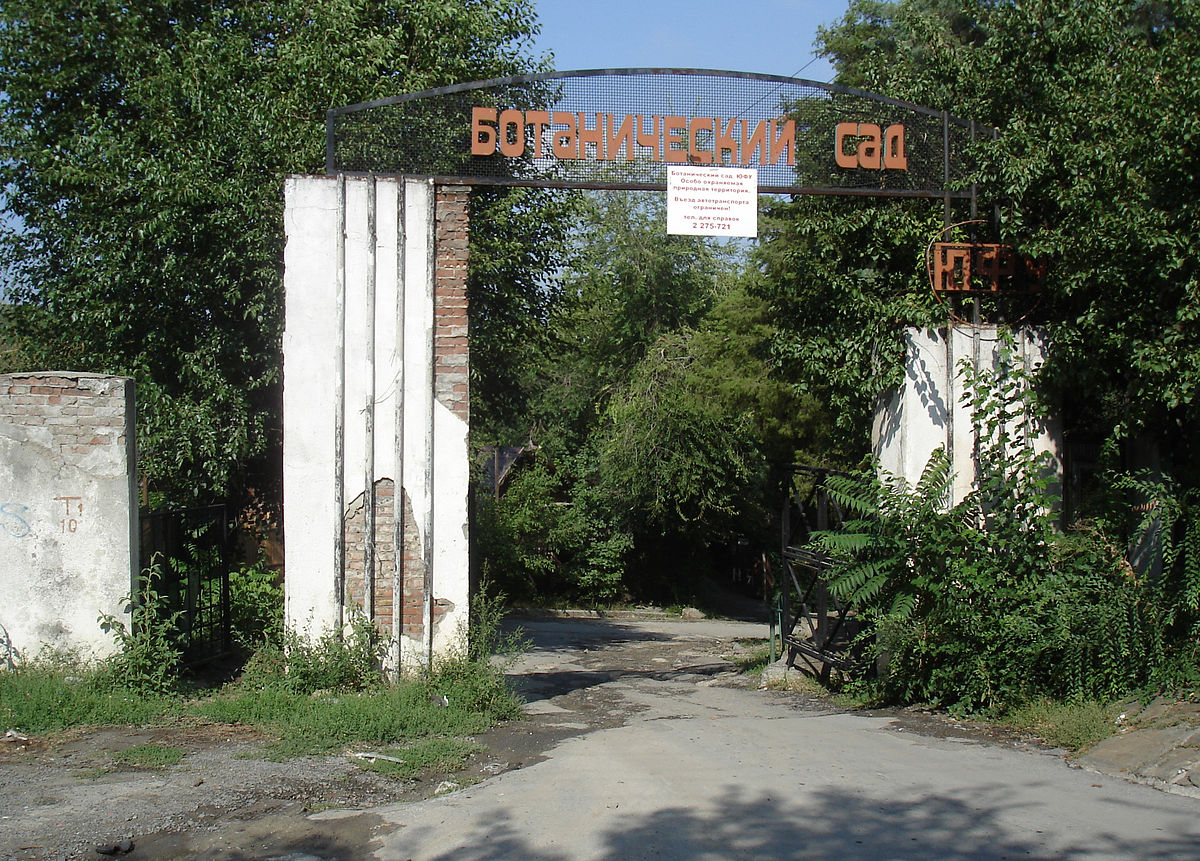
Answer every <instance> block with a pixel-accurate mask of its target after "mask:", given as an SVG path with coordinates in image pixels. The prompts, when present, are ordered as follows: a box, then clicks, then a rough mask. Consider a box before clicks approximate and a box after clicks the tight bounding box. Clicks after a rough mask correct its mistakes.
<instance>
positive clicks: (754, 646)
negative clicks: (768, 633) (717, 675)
mask: <svg viewBox="0 0 1200 861" xmlns="http://www.w3.org/2000/svg"><path fill="white" fill-rule="evenodd" d="M738 644H739V645H741V646H743V647H747V648H748V651H744V652H735V653H734V654H731V655H724V656H723V657H724V658H725V660H727V661H729V662H730V663H731V664H733V665H734V666H735V667H737V668H738V672H742V673H761V672H762V671H763V670H764V669H766V667H767V664H768V663H770V661H771V645H770V643H768V642H767V641H766V640H738Z"/></svg>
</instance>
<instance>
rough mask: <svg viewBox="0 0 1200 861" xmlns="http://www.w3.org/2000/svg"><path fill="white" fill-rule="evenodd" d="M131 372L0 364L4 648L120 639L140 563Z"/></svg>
mask: <svg viewBox="0 0 1200 861" xmlns="http://www.w3.org/2000/svg"><path fill="white" fill-rule="evenodd" d="M136 473H137V458H136V454H135V441H134V400H133V381H132V380H129V379H127V378H124V377H109V376H101V375H98V374H83V373H73V372H67V371H46V372H38V373H24V374H4V375H0V625H2V626H3V630H0V655H2V654H3V650H4V648H5V645H4V643H3V641H2V639H3V638H4V635H5V631H7V637H8V639H9V640H10V642H11V646H12V647H13V648H15V649H16V650H17V651H18V652H19V653H20V655H22V656H25V657H32V656H35V655H36V654H38V653H39V652H40V651H41V650H42V649H43V648H44V647H49V648H52V649H66V650H71V651H75V652H77V653H79V654H80V656H81V657H85V658H86V657H100V656H104V655H107V654H111V653H112V652H113V651H115V648H116V647H115V644H114V643H113V640H112V638H111V637H110V636H109V635H108V634H106V633H104V632H103V631H102V630H101V629H100V625H99V623H98V621H97V619H98V617H99V615H100V614H102V613H109V614H113V615H118V616H119V615H121V613H122V611H123V609H124V606H125V602H124V601H123V600H122V599H123V598H125V597H126V596H128V595H129V594H131V591H132V589H133V585H134V582H135V578H136V575H137V572H138V558H137V546H138V545H137V528H138V521H137V518H138V511H137V502H136V500H137V497H136V495H135V488H136Z"/></svg>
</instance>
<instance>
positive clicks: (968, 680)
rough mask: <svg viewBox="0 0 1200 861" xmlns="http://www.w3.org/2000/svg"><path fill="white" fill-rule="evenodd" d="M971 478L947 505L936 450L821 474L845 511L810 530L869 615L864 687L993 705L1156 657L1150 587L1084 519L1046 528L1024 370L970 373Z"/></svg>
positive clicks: (1081, 694) (1006, 366) (1137, 668)
mask: <svg viewBox="0 0 1200 861" xmlns="http://www.w3.org/2000/svg"><path fill="white" fill-rule="evenodd" d="M967 376H968V383H969V390H968V396H969V397H970V398H971V403H972V406H973V408H974V409H973V412H974V421H975V426H976V432H977V435H978V436H977V438H978V442H979V464H980V469H979V477H978V478H979V480H978V488H977V489H976V490H975V491H973V492H972V493H971V494H969V495H968V496H967V498H966V499H964V500H963V501H962V502H960V503H959V504H958V505H955V506H953V507H951V506H950V505H949V491H950V487H951V482H952V474H951V469H950V463H949V459H948V458H947V456H946V453H945V452H944V451H942V450H938V451H936V452H934V454H933V455H932V456H931V458H930V460H929V462H928V464H927V465H926V468H925V470H924V473H923V475H922V477H921V479H920V481H919V482H918V483H917V485H916V487H913V488H910V487H908V486H907V485H906V484H905V482H904V481H903V480H902V479H899V478H897V477H895V476H891V475H888V474H886V473H883V472H881V471H880V470H879V467H878V464H876V463H869V464H868V465H867V467H866V468H865V469H864V470H863V471H861V472H859V473H858V474H856V475H853V476H850V477H840V478H838V477H833V478H830V480H829V490H830V494H831V496H833V498H834V499H835V500H836V501H837V502H838V503H839V504H840V505H841V506H842V507H843V508H844V509H845V510H847V511H848V512H849V513H851V515H852V516H853V517H854V519H852V520H851V521H849V522H847V523H846V525H845V527H844V530H843V531H840V532H830V533H824V534H821V535H819V536H818V537H817V538H816V539H815V540H816V542H817V544H818V545H819V547H820V548H821V549H823V550H825V551H827V552H828V553H830V554H831V555H832V556H833V557H834V560H835V561H834V564H833V567H832V568H831V571H830V578H831V579H830V588H831V590H832V591H833V592H834V594H835V595H837V596H838V597H839V598H840V599H842V600H845V601H849V602H851V603H853V604H854V606H855V607H856V609H857V611H858V613H859V615H860V617H861V618H862V619H864V620H865V621H866V623H867V627H866V630H865V632H864V635H863V637H864V639H865V640H866V641H867V642H868V644H869V652H871V654H872V656H874V657H879V656H882V657H884V658H885V661H884V662H882V663H884V669H883V671H882V673H881V674H880V676H879V678H878V679H876V680H875V681H874V682H873V683H872V685H871V687H872V688H873V689H874V691H875V692H876V693H878V694H880V695H881V696H882V697H883V698H884V699H885V700H888V701H892V702H904V703H908V702H928V703H933V704H937V705H941V706H946V707H950V708H953V709H958V710H962V711H968V712H979V711H985V712H986V711H1004V710H1007V709H1010V708H1012V707H1015V706H1016V705H1019V704H1021V703H1024V702H1028V701H1031V700H1033V699H1036V698H1040V697H1049V698H1053V699H1058V700H1073V699H1084V698H1088V699H1097V700H1105V699H1108V698H1111V697H1113V696H1116V695H1118V694H1121V693H1124V692H1126V691H1128V690H1130V689H1132V688H1135V687H1137V686H1138V685H1141V684H1144V683H1145V682H1146V681H1147V680H1148V679H1149V678H1150V676H1151V668H1152V667H1153V666H1155V665H1156V664H1158V663H1161V661H1162V660H1163V656H1164V651H1163V648H1162V642H1161V637H1160V635H1161V626H1160V624H1159V621H1158V620H1159V619H1160V618H1161V612H1160V610H1161V606H1160V605H1161V600H1160V598H1159V595H1158V593H1156V592H1155V590H1153V589H1149V588H1147V586H1146V584H1145V583H1144V582H1139V581H1138V580H1136V579H1135V578H1134V577H1133V576H1132V572H1131V571H1130V569H1129V567H1128V565H1127V564H1125V563H1124V560H1123V558H1122V556H1121V554H1120V552H1119V550H1118V549H1117V547H1116V544H1115V542H1112V541H1110V540H1109V539H1108V538H1107V536H1106V535H1105V534H1104V532H1103V531H1102V530H1100V529H1099V528H1098V527H1096V526H1095V525H1094V524H1089V525H1082V526H1079V527H1077V528H1075V529H1073V530H1071V531H1069V532H1067V533H1062V532H1060V531H1059V530H1057V529H1056V527H1055V522H1054V514H1053V511H1052V506H1051V498H1050V495H1049V494H1048V492H1047V487H1048V483H1049V476H1050V473H1049V470H1048V466H1047V464H1046V463H1045V462H1044V461H1043V460H1042V459H1041V458H1039V457H1037V456H1035V454H1034V453H1033V450H1032V446H1031V444H1030V443H1031V437H1032V432H1033V428H1032V427H1030V425H1029V424H1028V423H1027V422H1026V421H1024V420H1023V419H1022V418H1021V417H1022V416H1023V415H1026V414H1027V410H1030V409H1031V403H1030V397H1029V388H1028V380H1027V378H1026V377H1025V375H1024V372H1023V371H1022V370H1021V369H1019V368H1016V367H1014V366H1013V365H1012V363H1011V361H1010V360H1008V359H1005V360H1003V361H1001V362H1000V363H999V366H998V368H997V369H996V371H995V372H987V373H979V374H972V373H969V374H967Z"/></svg>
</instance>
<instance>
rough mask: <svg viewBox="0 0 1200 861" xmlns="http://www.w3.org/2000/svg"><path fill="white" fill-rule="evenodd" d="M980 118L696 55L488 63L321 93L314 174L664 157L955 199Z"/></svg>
mask: <svg viewBox="0 0 1200 861" xmlns="http://www.w3.org/2000/svg"><path fill="white" fill-rule="evenodd" d="M994 134H995V130H994V129H992V128H990V127H987V126H983V125H980V124H977V123H975V122H974V121H971V120H964V119H961V118H958V117H955V116H952V115H950V114H949V113H948V112H946V111H941V110H935V109H933V108H927V107H923V106H921V105H916V104H912V103H910V102H904V101H900V100H898V99H892V98H889V97H887V96H882V95H878V94H876V93H869V92H866V91H865V90H858V89H854V88H851V87H843V86H840V85H838V84H828V83H823V82H820V81H810V80H805V79H802V78H789V77H783V76H778V75H762V74H755V73H750V72H732V71H719V70H712V69H672V68H625V69H584V70H577V71H566V72H547V73H542V74H535V75H520V76H515V77H509V78H495V79H492V80H487V81H474V82H471V83H464V84H455V85H453V86H447V87H439V88H436V89H430V90H424V91H422V92H417V93H409V94H405V95H400V96H393V97H391V98H386V99H378V100H376V101H371V102H362V103H360V104H354V105H347V106H345V107H340V108H334V109H332V110H330V111H329V112H328V113H327V114H326V123H325V170H326V173H327V174H329V175H334V174H339V173H343V174H347V175H362V174H375V175H388V176H404V175H417V176H430V177H433V178H434V179H435V181H437V182H439V183H445V184H464V185H514V186H537V187H546V188H582V189H625V190H644V191H663V190H666V187H667V182H666V169H667V168H668V167H669V166H671V165H676V164H691V165H703V166H711V167H740V168H754V169H756V170H757V171H758V173H759V181H758V191H759V192H760V193H767V194H831V195H848V196H873V197H931V198H946V199H970V198H971V197H972V195H973V194H974V191H973V188H972V186H971V183H970V163H969V157H970V156H969V150H970V145H971V144H972V143H973V142H974V141H975V140H978V139H979V138H982V137H985V136H986V137H991V136H992V135H994Z"/></svg>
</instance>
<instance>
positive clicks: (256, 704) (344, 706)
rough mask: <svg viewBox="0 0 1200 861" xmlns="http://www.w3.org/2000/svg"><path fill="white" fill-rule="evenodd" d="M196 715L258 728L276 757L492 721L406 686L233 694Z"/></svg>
mask: <svg viewBox="0 0 1200 861" xmlns="http://www.w3.org/2000/svg"><path fill="white" fill-rule="evenodd" d="M192 711H193V713H195V714H198V715H200V716H202V717H205V718H207V719H209V720H214V721H219V722H221V723H243V724H249V725H251V726H254V727H256V728H257V729H260V730H262V731H264V732H266V733H268V734H270V735H272V736H275V737H276V740H275V741H273V742H271V743H270V744H269V745H268V753H269V755H271V756H273V757H279V758H286V757H292V756H305V755H308V754H321V753H329V752H331V751H336V750H341V749H344V748H346V747H348V746H350V745H354V744H365V745H375V746H386V745H395V744H398V743H400V742H402V741H404V740H406V739H421V738H428V737H436V736H453V735H469V734H471V733H475V732H482V731H483V730H485V729H487V728H488V727H489V726H491V724H492V723H493V722H494V721H493V718H492V716H491V714H490V713H488V712H487V711H480V710H477V709H475V708H473V707H472V704H470V703H468V702H464V703H463V704H462V705H455V704H454V703H453V701H452V702H451V704H450V705H449V706H442V705H440V704H439V703H435V702H433V701H432V700H431V699H430V694H429V689H428V687H427V686H426V685H425V684H423V683H420V682H408V683H404V684H401V685H398V686H396V687H391V688H386V689H383V690H379V691H373V692H360V693H349V694H340V693H330V694H318V695H312V694H310V695H303V694H293V693H289V692H286V691H274V690H267V691H250V692H235V693H229V694H224V695H221V696H218V697H214V698H212V699H210V700H205V701H201V702H198V703H196V704H195V706H193V709H192Z"/></svg>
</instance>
